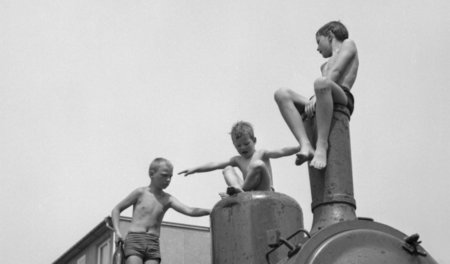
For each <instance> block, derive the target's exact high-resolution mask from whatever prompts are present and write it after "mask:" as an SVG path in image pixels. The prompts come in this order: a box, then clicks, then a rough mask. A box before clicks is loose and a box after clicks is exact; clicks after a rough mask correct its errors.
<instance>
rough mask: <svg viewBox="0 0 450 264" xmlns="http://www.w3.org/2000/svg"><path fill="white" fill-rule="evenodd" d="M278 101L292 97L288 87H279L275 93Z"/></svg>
mask: <svg viewBox="0 0 450 264" xmlns="http://www.w3.org/2000/svg"><path fill="white" fill-rule="evenodd" d="M273 97H274V99H275V101H276V102H283V101H286V100H288V99H290V98H291V96H290V94H289V89H288V88H284V87H282V88H279V89H278V90H276V91H275V93H274V95H273Z"/></svg>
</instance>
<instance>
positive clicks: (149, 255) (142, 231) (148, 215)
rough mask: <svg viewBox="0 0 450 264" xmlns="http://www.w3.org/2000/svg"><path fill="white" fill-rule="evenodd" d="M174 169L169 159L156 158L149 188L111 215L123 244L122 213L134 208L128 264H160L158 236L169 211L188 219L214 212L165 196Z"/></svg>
mask: <svg viewBox="0 0 450 264" xmlns="http://www.w3.org/2000/svg"><path fill="white" fill-rule="evenodd" d="M172 173H173V166H172V164H171V163H170V161H168V160H167V159H164V158H156V159H154V160H153V161H152V163H151V164H150V169H149V175H150V185H149V186H144V187H140V188H137V189H136V190H134V191H133V192H131V194H129V195H128V196H127V197H126V198H125V199H123V200H122V201H121V202H120V203H119V204H117V205H116V206H115V207H114V209H113V210H112V213H111V218H112V224H113V227H114V231H115V232H116V234H117V239H119V240H123V237H122V234H121V233H120V229H119V217H120V213H121V212H122V211H123V210H125V209H126V208H128V207H130V206H131V205H133V217H132V219H131V225H130V228H129V231H128V235H127V237H126V239H125V243H124V253H125V258H126V263H127V264H143V263H145V264H158V263H160V262H161V254H160V251H159V234H160V229H161V222H162V220H163V217H164V214H165V213H166V211H167V209H169V208H173V209H175V210H176V211H178V212H180V213H182V214H185V215H189V216H203V215H209V214H210V212H211V210H209V209H202V208H193V207H189V206H186V205H184V204H182V203H181V202H180V201H178V200H177V199H176V198H175V197H173V196H172V195H170V194H168V193H166V192H164V191H163V190H164V189H165V188H167V186H169V184H170V180H171V179H172Z"/></svg>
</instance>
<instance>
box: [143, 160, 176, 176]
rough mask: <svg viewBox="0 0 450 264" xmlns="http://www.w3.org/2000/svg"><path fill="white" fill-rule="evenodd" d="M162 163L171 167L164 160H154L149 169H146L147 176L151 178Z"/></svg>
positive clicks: (168, 162) (167, 161)
mask: <svg viewBox="0 0 450 264" xmlns="http://www.w3.org/2000/svg"><path fill="white" fill-rule="evenodd" d="M162 163H165V164H167V165H169V166H170V167H173V165H172V163H171V162H170V161H169V160H168V159H166V158H161V157H159V158H156V159H154V160H153V161H152V163H150V168H149V169H148V175H150V176H152V174H153V173H155V172H157V171H158V169H159V167H160V166H161V164H162Z"/></svg>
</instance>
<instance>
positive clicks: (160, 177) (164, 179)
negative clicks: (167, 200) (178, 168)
mask: <svg viewBox="0 0 450 264" xmlns="http://www.w3.org/2000/svg"><path fill="white" fill-rule="evenodd" d="M148 174H149V176H150V179H151V180H152V185H155V186H157V187H159V188H161V189H165V188H166V187H167V186H169V184H170V180H171V179H172V174H173V165H172V163H171V162H170V161H169V160H168V159H165V158H156V159H154V160H153V161H152V163H150V168H149V169H148Z"/></svg>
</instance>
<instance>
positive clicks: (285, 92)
mask: <svg viewBox="0 0 450 264" xmlns="http://www.w3.org/2000/svg"><path fill="white" fill-rule="evenodd" d="M275 101H276V102H277V105H278V108H279V109H280V112H281V115H282V116H283V119H284V121H285V122H286V124H287V125H288V127H289V129H290V130H291V132H292V134H293V135H294V137H295V138H296V139H297V142H298V143H299V144H300V147H301V149H300V152H299V153H298V154H297V161H296V162H295V164H296V165H301V164H302V163H304V162H305V161H308V160H311V159H312V158H313V155H314V148H313V147H312V145H311V143H310V142H309V139H308V136H307V135H306V131H305V126H304V125H303V121H302V117H301V115H300V113H299V112H298V110H297V108H296V107H295V105H294V103H296V104H299V105H301V106H302V107H304V106H305V105H306V103H307V102H308V100H307V99H306V98H305V97H303V96H301V95H299V94H297V93H295V92H294V91H292V90H290V89H286V88H281V89H278V90H277V91H276V92H275Z"/></svg>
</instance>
